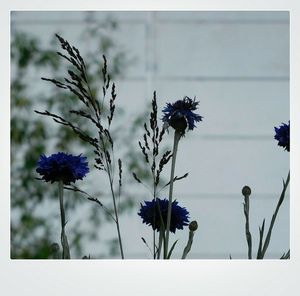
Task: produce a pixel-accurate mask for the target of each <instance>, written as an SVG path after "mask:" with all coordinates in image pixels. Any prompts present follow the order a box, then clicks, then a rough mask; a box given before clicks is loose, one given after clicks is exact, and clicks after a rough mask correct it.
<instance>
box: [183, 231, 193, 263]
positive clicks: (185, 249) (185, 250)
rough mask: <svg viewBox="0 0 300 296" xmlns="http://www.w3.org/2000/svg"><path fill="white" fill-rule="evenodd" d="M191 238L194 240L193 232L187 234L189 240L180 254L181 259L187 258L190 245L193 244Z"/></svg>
mask: <svg viewBox="0 0 300 296" xmlns="http://www.w3.org/2000/svg"><path fill="white" fill-rule="evenodd" d="M193 238H194V231H191V230H190V232H189V240H188V242H187V244H186V247H185V248H184V250H183V254H182V257H181V259H185V258H186V256H187V254H188V253H189V251H190V250H191V247H192V244H193Z"/></svg>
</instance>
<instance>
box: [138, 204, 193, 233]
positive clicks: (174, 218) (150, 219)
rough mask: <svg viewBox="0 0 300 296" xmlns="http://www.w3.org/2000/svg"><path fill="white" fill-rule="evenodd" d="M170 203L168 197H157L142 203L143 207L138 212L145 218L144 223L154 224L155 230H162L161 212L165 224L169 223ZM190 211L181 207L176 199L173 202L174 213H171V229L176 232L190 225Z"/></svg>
mask: <svg viewBox="0 0 300 296" xmlns="http://www.w3.org/2000/svg"><path fill="white" fill-rule="evenodd" d="M168 204H169V201H168V200H167V199H160V198H156V200H154V199H153V200H152V201H145V205H142V204H141V209H140V211H139V213H138V215H139V216H141V218H142V219H143V223H146V224H147V225H150V226H152V228H153V230H157V231H159V230H160V227H161V219H160V213H159V209H160V212H161V216H162V220H163V222H164V226H165V227H166V225H167V215H168ZM188 222H189V212H188V211H187V210H186V208H183V207H180V206H179V205H178V202H177V201H176V200H174V201H173V202H172V214H171V225H170V231H171V232H173V233H175V231H176V229H183V226H186V225H188V224H189V223H188Z"/></svg>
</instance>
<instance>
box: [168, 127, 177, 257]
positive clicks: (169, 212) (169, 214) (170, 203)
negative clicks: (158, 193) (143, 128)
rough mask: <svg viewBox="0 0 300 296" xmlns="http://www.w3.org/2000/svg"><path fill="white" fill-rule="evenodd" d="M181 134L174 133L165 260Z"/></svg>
mask: <svg viewBox="0 0 300 296" xmlns="http://www.w3.org/2000/svg"><path fill="white" fill-rule="evenodd" d="M180 137H181V134H180V133H179V132H177V131H175V133H174V143H173V154H172V165H171V176H170V187H169V204H168V215H167V227H166V239H165V244H164V259H167V256H168V244H169V234H170V225H171V214H172V198H173V184H174V174H175V163H176V155H177V150H178V143H179V140H180Z"/></svg>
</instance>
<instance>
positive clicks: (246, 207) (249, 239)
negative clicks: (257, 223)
mask: <svg viewBox="0 0 300 296" xmlns="http://www.w3.org/2000/svg"><path fill="white" fill-rule="evenodd" d="M249 209H250V201H249V196H248V195H245V203H244V214H245V218H246V223H245V231H246V239H247V244H248V259H252V237H251V232H250V229H249Z"/></svg>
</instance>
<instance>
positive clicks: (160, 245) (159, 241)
mask: <svg viewBox="0 0 300 296" xmlns="http://www.w3.org/2000/svg"><path fill="white" fill-rule="evenodd" d="M163 232H164V231H163V229H162V228H161V230H160V231H159V239H158V251H157V259H160V253H161V247H162V242H163Z"/></svg>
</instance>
